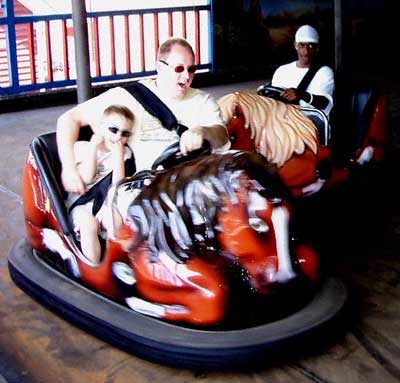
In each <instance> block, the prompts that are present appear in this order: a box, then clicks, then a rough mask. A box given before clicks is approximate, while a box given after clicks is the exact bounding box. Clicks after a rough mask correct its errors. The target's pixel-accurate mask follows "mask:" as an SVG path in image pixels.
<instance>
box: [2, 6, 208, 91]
mask: <svg viewBox="0 0 400 383" xmlns="http://www.w3.org/2000/svg"><path fill="white" fill-rule="evenodd" d="M5 11H6V12H5V14H6V15H5V16H3V17H0V44H3V48H4V44H5V49H3V50H1V49H0V95H1V94H6V95H12V94H19V93H23V92H32V91H42V90H46V89H54V88H64V87H69V86H75V85H76V69H75V49H74V36H73V23H72V17H71V14H58V15H39V16H16V15H15V14H14V8H13V2H12V1H7V2H6V8H5ZM87 16H88V18H87V24H88V32H89V50H90V61H91V64H90V65H91V68H90V69H91V77H92V82H93V83H100V82H116V81H118V80H127V79H132V78H139V77H144V76H148V75H152V74H154V73H155V64H156V53H157V49H158V46H159V43H160V42H162V41H163V40H164V39H166V38H167V37H169V36H180V37H184V38H186V39H187V40H188V41H189V42H190V43H191V44H192V46H193V48H194V51H195V55H196V64H197V65H198V68H199V69H211V68H212V32H211V31H212V28H211V25H212V21H211V18H212V12H211V2H209V4H208V5H197V6H181V7H171V8H153V9H132V10H118V11H109V12H88V15H87ZM0 48H1V45H0Z"/></svg>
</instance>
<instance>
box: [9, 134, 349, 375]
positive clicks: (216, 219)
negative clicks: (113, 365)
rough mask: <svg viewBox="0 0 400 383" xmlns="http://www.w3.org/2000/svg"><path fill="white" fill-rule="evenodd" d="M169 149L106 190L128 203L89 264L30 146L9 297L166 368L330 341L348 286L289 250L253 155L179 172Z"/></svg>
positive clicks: (292, 237) (216, 159) (282, 201)
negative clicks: (14, 294)
mask: <svg viewBox="0 0 400 383" xmlns="http://www.w3.org/2000/svg"><path fill="white" fill-rule="evenodd" d="M82 131H83V134H84V135H86V138H88V132H86V131H84V130H83V129H82ZM80 139H84V137H81V138H80ZM177 150H178V149H177V146H176V145H175V148H172V150H169V151H168V150H167V152H166V153H165V154H164V155H162V157H161V159H160V160H159V161H156V164H155V166H153V170H151V171H148V172H144V173H138V174H136V175H134V176H133V177H131V178H127V179H125V180H124V181H123V182H121V183H120V184H119V185H116V186H115V187H114V189H113V191H112V192H111V193H110V196H111V197H110V198H111V200H112V201H113V202H115V201H116V200H117V198H118V195H119V193H120V192H121V191H127V190H134V191H135V190H136V191H137V197H136V198H135V199H134V201H133V202H132V203H131V204H130V206H129V209H128V214H127V219H126V221H125V223H124V225H123V226H122V228H121V230H120V231H119V232H118V233H116V234H115V235H114V236H111V237H110V238H109V239H108V240H107V241H105V242H104V243H103V254H102V259H101V262H100V263H99V264H91V263H90V262H89V261H88V260H87V259H86V258H85V257H84V255H83V254H82V252H81V249H80V244H79V241H78V240H77V238H76V237H75V235H74V232H73V230H72V228H71V225H70V222H69V219H68V214H67V211H66V207H65V204H64V197H65V192H64V191H63V188H62V186H61V185H62V184H61V182H60V174H61V167H60V161H59V158H58V153H57V149H56V137H55V133H48V134H45V135H42V136H39V137H37V138H35V139H34V140H33V141H32V144H31V146H30V150H29V152H28V154H27V157H26V161H25V167H24V172H23V207H24V216H25V225H26V233H27V236H26V238H24V239H21V240H20V241H19V242H18V243H16V244H15V245H14V247H13V249H12V250H11V252H10V254H9V257H8V266H9V272H10V275H11V277H12V279H13V281H14V282H15V283H16V285H18V286H19V287H20V288H21V289H22V290H23V291H25V292H26V293H27V294H29V295H30V296H31V297H33V298H34V299H36V300H37V301H38V302H40V303H41V304H43V305H45V306H46V307H48V308H49V309H51V310H52V311H54V312H55V313H57V314H59V315H61V316H62V317H63V318H64V319H66V320H68V321H70V322H72V323H73V324H75V325H77V326H79V327H81V328H82V329H84V330H85V331H88V332H90V333H92V334H94V335H95V336H97V337H99V338H101V339H103V340H105V341H107V342H109V343H111V344H113V345H115V346H117V347H120V348H122V349H124V350H126V351H128V352H130V353H132V354H134V355H137V356H139V357H142V358H144V359H148V360H151V361H154V362H157V363H161V364H167V365H172V366H176V367H184V368H192V369H227V368H240V367H241V366H247V365H249V364H253V363H258V362H261V361H262V362H265V361H268V360H272V359H275V358H277V357H279V355H281V356H282V357H284V355H286V354H287V353H293V352H296V351H295V350H303V351H304V350H305V348H306V346H305V345H307V346H310V345H312V344H313V342H314V341H315V342H319V341H321V338H327V336H328V335H327V334H330V335H331V334H332V333H336V331H335V330H338V328H339V327H340V326H339V324H340V323H341V320H342V317H343V316H342V314H343V312H344V307H345V304H346V301H347V290H346V287H345V286H344V284H343V283H342V282H341V281H340V280H339V279H337V278H335V277H333V276H329V275H327V273H325V272H324V270H322V269H321V267H320V266H319V261H318V254H317V253H316V251H315V250H314V248H313V247H312V246H311V245H310V244H309V243H305V242H302V241H301V238H297V237H296V229H295V228H294V227H292V225H291V222H292V220H291V218H292V217H291V214H292V213H291V199H292V198H293V197H292V195H291V193H290V189H288V187H287V185H285V183H284V182H282V177H281V176H280V175H279V172H278V171H277V167H276V165H273V164H271V163H270V162H269V161H268V160H267V159H266V157H264V156H263V155H261V154H258V153H255V152H251V151H228V152H227V153H223V154H209V155H207V156H201V157H198V158H193V159H190V161H186V162H184V163H178V162H179V161H178V160H176V156H175V154H176V152H177ZM159 165H161V166H162V167H164V169H162V170H157V169H158V167H159ZM110 206H111V207H110V208H111V209H112V208H113V207H112V206H113V203H111V204H110Z"/></svg>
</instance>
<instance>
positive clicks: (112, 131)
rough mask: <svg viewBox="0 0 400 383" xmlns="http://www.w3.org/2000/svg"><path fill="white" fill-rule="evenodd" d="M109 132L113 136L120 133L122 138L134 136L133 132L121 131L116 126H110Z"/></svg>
mask: <svg viewBox="0 0 400 383" xmlns="http://www.w3.org/2000/svg"><path fill="white" fill-rule="evenodd" d="M108 130H109V131H110V132H111V133H112V134H117V133H118V132H119V131H120V132H121V137H126V138H129V137H130V136H131V134H132V132H130V131H129V130H120V129H118V128H117V127H115V126H109V127H108Z"/></svg>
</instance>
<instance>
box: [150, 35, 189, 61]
mask: <svg viewBox="0 0 400 383" xmlns="http://www.w3.org/2000/svg"><path fill="white" fill-rule="evenodd" d="M175 45H180V46H181V47H183V48H186V49H187V50H188V51H189V52H190V53H191V54H192V56H193V58H194V51H193V48H192V46H191V45H190V44H189V42H188V41H187V40H185V39H183V38H181V37H170V38H169V39H167V40H165V41H164V42H163V43H162V44H161V45H160V47H159V49H158V55H157V59H158V60H160V59H161V60H162V59H165V58H166V56H168V54H169V53H170V52H171V49H172V48H173V47H174V46H175Z"/></svg>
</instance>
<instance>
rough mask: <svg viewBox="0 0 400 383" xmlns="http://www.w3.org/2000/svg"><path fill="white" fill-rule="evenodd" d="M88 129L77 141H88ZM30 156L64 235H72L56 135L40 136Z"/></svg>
mask: <svg viewBox="0 0 400 383" xmlns="http://www.w3.org/2000/svg"><path fill="white" fill-rule="evenodd" d="M91 135H92V130H91V129H90V127H85V128H82V129H81V131H80V135H79V140H89V139H90V137H91ZM31 151H32V155H33V157H34V159H35V161H36V164H37V167H38V170H39V174H40V177H41V180H42V182H43V184H44V187H45V188H46V191H47V193H48V195H49V198H50V202H51V205H52V208H53V210H54V214H55V216H56V219H57V222H58V224H59V225H60V228H61V230H62V232H63V233H64V234H65V235H69V234H71V233H73V231H72V227H71V224H70V222H69V218H68V212H67V208H66V206H65V203H64V200H65V198H66V196H67V193H66V191H65V190H64V188H63V186H62V182H61V162H60V158H59V156H58V150H57V141H56V133H55V132H52V133H46V134H42V135H40V136H38V137H36V138H34V139H33V141H32V143H31Z"/></svg>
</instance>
